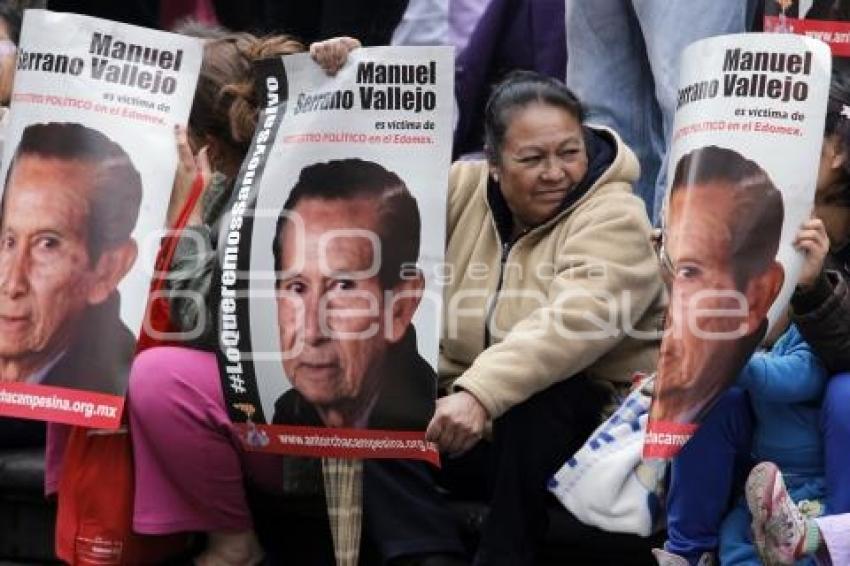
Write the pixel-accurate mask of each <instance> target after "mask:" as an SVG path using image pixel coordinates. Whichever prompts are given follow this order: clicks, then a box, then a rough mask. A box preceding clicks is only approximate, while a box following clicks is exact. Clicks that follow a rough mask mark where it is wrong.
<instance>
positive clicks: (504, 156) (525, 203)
mask: <svg viewBox="0 0 850 566" xmlns="http://www.w3.org/2000/svg"><path fill="white" fill-rule="evenodd" d="M499 157H500V162H499V163H498V164H491V170H492V172H493V173H494V174H495V175H496V179H497V180H498V181H499V183H500V184H501V188H502V194H503V195H504V196H505V200H506V201H507V203H508V207H510V209H511V212H512V213H513V217H514V221H515V222H517V223H518V224H519V225H520V226H521V227H523V228H533V227H534V226H538V225H540V224H543V223H544V222H546V221H547V220H549V219H550V218H552V217H553V216H554V215H555V214H556V213H557V212H558V208H559V207H560V205H561V203H562V202H563V201H564V198H565V197H566V195H567V193H569V192H570V191H571V190H572V189H573V188H574V187H575V186H576V184H577V183H578V182H579V181H581V180H582V179H583V178H584V176H585V174H586V173H587V151H586V150H585V146H584V136H583V135H582V130H581V124H580V123H579V121H578V120H577V119H576V118H575V116H573V115H572V114H570V113H569V112H567V111H566V110H564V109H563V108H560V107H557V106H550V105H548V104H544V103H533V104H530V105H528V106H525V107H524V108H520V109H519V110H516V111H514V113H513V114H512V115H511V116H510V118H509V123H508V128H507V131H506V132H505V140H504V144H503V145H502V150H501V153H500V155H499Z"/></svg>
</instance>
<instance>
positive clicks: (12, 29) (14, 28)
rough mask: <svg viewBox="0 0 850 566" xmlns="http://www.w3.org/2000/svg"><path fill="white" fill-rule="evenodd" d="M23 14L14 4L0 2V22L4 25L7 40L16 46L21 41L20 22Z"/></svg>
mask: <svg viewBox="0 0 850 566" xmlns="http://www.w3.org/2000/svg"><path fill="white" fill-rule="evenodd" d="M22 19H23V13H22V12H21V9H20V8H19V7H18V6H17V5H16V3H15V2H9V1H8V0H7V1H6V2H0V20H3V23H4V24H6V31H8V32H9V39H11V40H12V43H14V44H15V45H18V42H19V41H20V39H21V21H22Z"/></svg>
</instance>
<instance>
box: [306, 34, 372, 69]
mask: <svg viewBox="0 0 850 566" xmlns="http://www.w3.org/2000/svg"><path fill="white" fill-rule="evenodd" d="M358 47H360V42H359V41H358V40H356V39H354V38H353V37H334V38H332V39H326V40H325V41H317V42H316V43H312V44H310V55H311V56H312V57H313V60H314V61H315V62H316V63H318V64H319V66H320V67H321V68H322V69H324V70H325V72H326V73H327V74H329V75H331V76H334V75H335V74H336V73H337V71H339V70H340V69H341V68H342V66H343V65H345V62H346V61H347V60H348V54H349V53H351V52H352V51H354V50H355V49H357V48H358Z"/></svg>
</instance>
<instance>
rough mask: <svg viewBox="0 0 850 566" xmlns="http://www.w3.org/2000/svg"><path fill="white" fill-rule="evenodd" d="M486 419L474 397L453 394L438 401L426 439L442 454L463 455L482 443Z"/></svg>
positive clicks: (466, 393) (485, 411) (485, 413)
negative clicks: (479, 442)
mask: <svg viewBox="0 0 850 566" xmlns="http://www.w3.org/2000/svg"><path fill="white" fill-rule="evenodd" d="M487 418H488V415H487V409H485V408H484V405H482V404H481V403H480V402H479V401H478V399H476V398H475V396H474V395H472V394H471V393H468V392H466V391H458V392H457V393H452V394H451V395H448V396H446V397H442V398H440V399H437V410H436V411H434V417H433V418H432V419H431V422H430V423H429V424H428V430H427V431H426V432H425V439H426V440H429V441H431V442H434V443H436V444H437V446H439V447H440V451H441V452H448V453H449V454H460V453H461V452H466V451H467V450H469V449H470V448H472V447H473V446H474V445H475V443H476V442H478V441H479V440H481V436H482V435H483V434H484V425H485V424H487Z"/></svg>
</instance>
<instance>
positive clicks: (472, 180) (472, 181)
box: [449, 161, 489, 206]
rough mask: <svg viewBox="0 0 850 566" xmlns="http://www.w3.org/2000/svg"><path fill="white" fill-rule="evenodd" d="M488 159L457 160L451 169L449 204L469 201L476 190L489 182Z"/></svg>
mask: <svg viewBox="0 0 850 566" xmlns="http://www.w3.org/2000/svg"><path fill="white" fill-rule="evenodd" d="M488 174H489V168H488V167H487V162H486V161H455V162H454V163H453V164H452V167H451V170H450V171H449V206H453V205H454V204H456V202H457V201H463V202H465V201H468V200H469V199H470V198H472V195H473V194H474V193H475V191H476V190H477V189H478V188H479V187H481V186H484V185H486V184H487V175H488Z"/></svg>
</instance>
